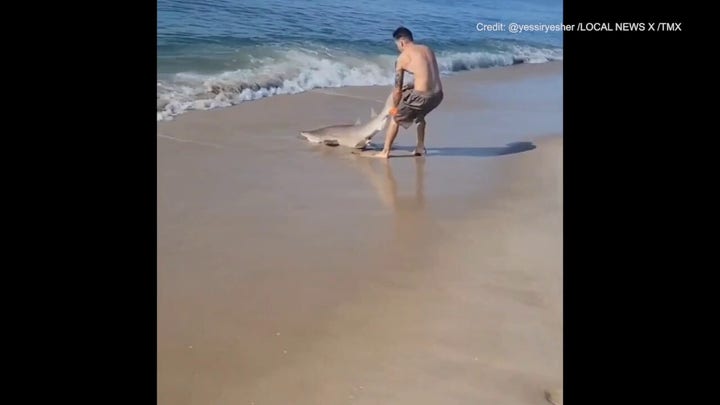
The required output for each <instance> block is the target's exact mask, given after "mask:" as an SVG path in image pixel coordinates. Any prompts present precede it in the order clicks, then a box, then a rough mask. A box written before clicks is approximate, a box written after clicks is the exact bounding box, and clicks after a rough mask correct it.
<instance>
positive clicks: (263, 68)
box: [157, 0, 563, 120]
mask: <svg viewBox="0 0 720 405" xmlns="http://www.w3.org/2000/svg"><path fill="white" fill-rule="evenodd" d="M157 4H158V21H157V116H158V120H167V119H172V117H174V116H176V115H178V114H181V113H183V112H184V111H187V110H207V109H212V108H219V107H228V106H231V105H235V104H239V103H242V102H247V101H251V100H255V99H258V98H262V97H269V96H273V95H276V94H292V93H299V92H303V91H307V90H310V89H313V88H321V87H342V86H361V85H388V84H391V83H392V80H393V64H394V61H395V58H396V57H397V50H396V48H395V44H394V43H393V39H392V32H393V31H394V30H395V28H397V27H398V26H401V25H402V26H405V27H407V28H409V29H410V30H411V31H412V32H413V35H414V37H415V41H416V42H418V43H423V44H427V45H430V46H431V47H432V48H433V49H434V50H435V52H436V55H437V57H438V62H439V64H440V68H441V70H442V73H443V74H445V75H452V74H455V73H456V72H461V71H465V70H473V69H484V68H488V67H496V66H508V65H513V64H517V63H544V62H548V61H551V60H561V59H562V57H563V48H562V46H563V44H562V32H560V31H552V30H548V31H530V32H522V33H512V32H510V30H508V29H507V28H508V25H509V24H511V23H516V24H531V25H537V24H547V25H554V24H561V23H562V7H563V4H562V0H442V1H436V0H432V1H431V0H403V1H388V0H293V1H287V0H286V1H279V0H213V1H203V0H158V2H157ZM478 23H481V24H483V25H485V24H487V26H490V27H498V25H496V24H503V25H504V28H505V29H501V30H489V29H484V30H482V31H480V30H478Z"/></svg>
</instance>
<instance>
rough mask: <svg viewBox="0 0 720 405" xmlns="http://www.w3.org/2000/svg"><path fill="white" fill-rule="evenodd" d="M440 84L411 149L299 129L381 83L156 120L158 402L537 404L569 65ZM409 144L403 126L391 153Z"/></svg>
mask: <svg viewBox="0 0 720 405" xmlns="http://www.w3.org/2000/svg"><path fill="white" fill-rule="evenodd" d="M443 83H444V87H445V93H446V99H445V101H444V102H443V104H441V106H440V107H438V109H437V110H436V111H434V112H433V113H431V114H430V115H429V116H428V129H427V139H426V144H427V148H428V156H427V157H422V158H402V159H400V158H398V159H395V158H391V159H389V160H388V161H383V160H378V159H367V158H362V157H357V156H354V155H353V154H351V153H350V150H349V149H346V148H342V147H335V148H333V147H328V146H324V145H313V144H310V143H308V142H307V141H305V140H303V139H301V138H300V136H299V131H301V130H307V129H313V128H318V127H322V126H324V125H331V124H342V123H353V122H355V120H356V119H357V118H360V119H361V120H362V121H363V122H364V121H367V120H368V119H369V115H370V108H375V110H379V108H378V107H379V106H380V105H381V104H382V102H383V100H384V98H385V97H386V95H387V94H388V93H389V90H390V87H389V86H363V87H342V88H325V89H315V90H310V91H306V92H303V93H300V94H294V95H278V96H273V97H268V98H263V99H260V100H256V101H252V102H248V103H242V104H240V105H237V106H233V107H227V108H222V109H214V110H207V111H188V112H186V113H184V114H182V115H180V116H177V117H175V119H174V120H172V121H158V126H157V128H158V130H157V131H158V138H157V146H158V202H157V204H158V205H157V208H158V403H159V404H173V405H177V404H206V403H217V404H226V403H227V404H230V403H232V404H237V403H246V404H257V405H261V404H287V403H294V404H337V403H340V402H351V403H367V404H370V403H397V404H437V403H453V404H455V403H457V404H476V403H489V402H490V401H493V402H495V403H503V404H536V403H543V401H544V397H543V395H544V391H546V390H555V389H557V388H559V387H562V356H563V353H562V325H563V323H562V319H563V317H562V144H563V140H562V62H548V63H543V64H519V65H514V66H508V67H498V68H488V69H482V70H477V71H469V72H462V73H459V74H456V75H452V76H449V77H446V78H444V80H443ZM384 136H385V134H384V131H383V132H382V133H380V134H378V135H376V137H375V138H374V139H373V142H374V143H382V141H383V139H384ZM414 142H415V133H414V127H411V128H410V129H409V130H402V129H401V131H400V134H399V135H398V139H397V141H396V144H397V147H398V149H407V148H412V147H413V146H414Z"/></svg>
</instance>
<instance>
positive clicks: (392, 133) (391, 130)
mask: <svg viewBox="0 0 720 405" xmlns="http://www.w3.org/2000/svg"><path fill="white" fill-rule="evenodd" d="M398 129H400V126H399V125H398V123H397V122H395V120H393V119H391V120H390V125H388V129H387V134H386V135H385V146H384V147H383V150H382V152H378V153H376V154H375V157H380V158H386V159H387V158H389V157H390V148H392V144H393V142H395V137H396V136H397V133H398Z"/></svg>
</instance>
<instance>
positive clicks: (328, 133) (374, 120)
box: [300, 93, 393, 149]
mask: <svg viewBox="0 0 720 405" xmlns="http://www.w3.org/2000/svg"><path fill="white" fill-rule="evenodd" d="M392 104H393V103H392V93H390V95H389V96H388V98H387V100H385V105H384V106H383V108H382V110H381V111H380V113H379V114H376V113H375V109H374V108H371V109H370V121H368V122H366V123H365V124H362V123H361V122H360V120H359V119H358V121H357V122H355V124H344V125H331V126H328V127H323V128H318V129H314V130H312V131H300V135H302V136H303V137H304V138H305V139H307V140H308V141H309V142H312V143H322V144H325V145H328V146H338V145H340V146H346V147H348V148H355V149H364V148H365V147H367V146H368V145H369V144H370V140H371V139H372V137H373V136H375V135H376V134H377V133H378V132H380V131H382V130H383V128H385V125H386V124H387V122H388V119H389V117H390V109H391V108H392Z"/></svg>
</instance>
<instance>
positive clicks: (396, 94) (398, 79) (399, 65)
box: [393, 55, 405, 107]
mask: <svg viewBox="0 0 720 405" xmlns="http://www.w3.org/2000/svg"><path fill="white" fill-rule="evenodd" d="M403 62H404V58H403V55H400V56H399V57H398V58H397V60H396V61H395V88H394V89H393V106H395V107H397V106H398V104H400V98H401V97H402V87H403V77H404V76H405V69H404V68H403V66H404V63H403Z"/></svg>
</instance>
